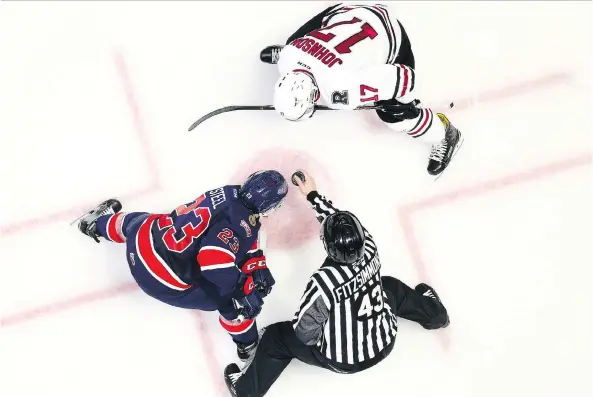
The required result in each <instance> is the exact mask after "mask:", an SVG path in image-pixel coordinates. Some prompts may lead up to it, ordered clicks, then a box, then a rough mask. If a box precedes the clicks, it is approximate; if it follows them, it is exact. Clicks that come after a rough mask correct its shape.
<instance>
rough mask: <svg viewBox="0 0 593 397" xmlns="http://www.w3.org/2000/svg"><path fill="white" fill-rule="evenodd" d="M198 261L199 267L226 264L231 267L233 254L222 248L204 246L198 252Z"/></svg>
mask: <svg viewBox="0 0 593 397" xmlns="http://www.w3.org/2000/svg"><path fill="white" fill-rule="evenodd" d="M198 263H199V264H200V267H201V268H208V267H214V266H221V265H223V266H224V265H228V266H227V267H231V266H234V265H235V255H233V254H232V253H231V251H229V250H227V249H224V248H220V247H214V246H206V247H203V248H202V249H201V250H200V252H198Z"/></svg>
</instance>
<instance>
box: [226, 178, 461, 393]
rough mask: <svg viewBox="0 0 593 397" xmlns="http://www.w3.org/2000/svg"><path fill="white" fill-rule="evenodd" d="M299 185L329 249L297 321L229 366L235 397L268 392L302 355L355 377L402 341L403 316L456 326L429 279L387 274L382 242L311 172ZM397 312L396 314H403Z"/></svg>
mask: <svg viewBox="0 0 593 397" xmlns="http://www.w3.org/2000/svg"><path fill="white" fill-rule="evenodd" d="M300 171H301V172H302V173H303V175H304V181H300V180H299V178H295V179H296V180H297V183H298V186H299V188H300V190H301V192H302V193H303V195H305V196H306V197H307V200H309V202H310V203H311V205H312V206H313V208H314V210H315V212H316V214H317V218H318V219H319V220H320V221H321V233H320V237H321V240H322V242H323V245H324V247H325V250H326V252H327V258H326V259H325V261H324V262H323V265H322V266H321V267H320V268H319V269H317V270H316V271H315V272H314V273H313V275H312V276H311V278H310V279H309V282H308V284H307V287H306V289H305V292H304V294H303V296H302V298H301V302H300V304H299V308H298V311H297V312H296V314H295V316H294V318H293V320H292V322H291V321H285V322H279V323H275V324H272V325H269V326H268V327H266V328H265V329H264V330H263V335H262V337H261V341H260V342H259V346H258V347H257V350H256V352H255V355H254V356H253V357H252V358H251V359H250V360H249V361H248V362H247V364H246V367H245V368H243V370H241V369H239V367H238V366H237V365H236V364H230V365H228V366H227V367H226V369H225V371H224V377H225V382H226V384H227V387H228V388H229V391H230V392H231V394H232V395H233V396H235V397H259V396H263V395H265V394H266V393H267V391H268V390H269V388H270V387H271V386H272V384H273V383H274V382H275V381H276V379H278V377H279V376H280V374H281V373H282V371H284V369H285V368H286V366H287V365H288V364H289V363H290V362H291V361H292V359H293V358H296V359H299V360H301V361H302V362H305V363H307V364H310V365H314V366H317V367H321V368H326V369H329V370H331V371H334V372H338V373H345V374H352V373H355V372H360V371H363V370H365V369H367V368H370V367H372V366H374V365H375V364H377V363H379V362H380V361H381V360H383V359H384V358H385V357H387V355H389V353H390V352H391V350H392V349H393V345H394V343H395V337H396V335H397V317H402V318H405V319H407V320H411V321H415V322H417V323H419V324H420V325H421V326H423V327H424V328H426V329H437V328H444V327H446V326H448V325H449V316H448V315H447V310H446V309H445V307H444V306H443V304H442V303H441V301H440V299H439V297H438V295H437V294H436V292H435V291H434V289H432V288H431V287H429V286H428V285H426V284H419V285H417V286H416V288H415V289H412V288H410V287H408V286H407V285H406V284H404V283H403V282H401V281H399V280H398V279H396V278H394V277H389V276H384V277H381V275H380V269H381V263H380V261H379V255H378V253H377V247H376V245H375V242H374V241H373V238H372V236H371V235H370V234H369V232H368V231H367V230H366V229H365V228H364V227H363V226H362V225H361V223H360V221H359V220H358V218H357V217H356V216H355V215H354V214H352V213H350V212H347V211H340V210H337V209H336V208H334V207H333V205H332V202H331V201H328V200H326V199H325V197H323V196H321V195H320V194H319V193H318V192H317V188H316V186H315V181H314V180H313V178H312V177H311V176H310V175H308V174H307V173H306V172H305V171H303V170H300ZM396 316H397V317H396Z"/></svg>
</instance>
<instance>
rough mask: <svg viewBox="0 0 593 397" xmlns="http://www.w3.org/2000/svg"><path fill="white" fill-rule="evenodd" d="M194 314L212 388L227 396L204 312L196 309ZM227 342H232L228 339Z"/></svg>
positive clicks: (223, 396) (222, 396)
mask: <svg viewBox="0 0 593 397" xmlns="http://www.w3.org/2000/svg"><path fill="white" fill-rule="evenodd" d="M195 315H196V316H195V317H196V328H197V330H198V338H199V339H200V343H201V345H202V350H203V352H204V356H206V360H207V363H208V365H207V367H208V372H209V373H210V377H211V378H212V385H213V386H214V389H215V391H216V392H217V394H219V395H220V396H221V397H227V395H228V390H227V387H226V384H225V383H224V381H223V376H222V366H221V364H220V361H219V360H218V356H217V355H216V354H215V353H214V349H213V346H212V338H211V337H210V331H209V330H208V326H207V325H206V320H205V318H204V317H205V316H204V313H202V312H199V311H196V312H195ZM220 330H221V331H223V329H222V328H220ZM229 338H230V337H229ZM229 343H232V342H231V341H229ZM218 371H220V372H218Z"/></svg>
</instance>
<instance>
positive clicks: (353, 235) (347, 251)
mask: <svg viewBox="0 0 593 397" xmlns="http://www.w3.org/2000/svg"><path fill="white" fill-rule="evenodd" d="M320 234H321V236H320V237H321V241H323V246H324V247H325V251H326V252H327V256H329V258H330V259H332V260H333V261H335V262H338V263H343V264H347V265H351V264H353V263H354V262H356V261H357V260H359V259H360V258H362V257H363V255H364V239H365V238H364V229H363V228H362V225H361V224H360V221H359V220H358V218H357V217H356V216H354V214H352V213H350V212H348V211H339V212H336V213H334V214H331V215H329V216H328V217H327V218H325V219H324V220H323V223H322V224H321V233H320Z"/></svg>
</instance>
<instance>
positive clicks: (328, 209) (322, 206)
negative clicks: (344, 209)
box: [307, 190, 376, 250]
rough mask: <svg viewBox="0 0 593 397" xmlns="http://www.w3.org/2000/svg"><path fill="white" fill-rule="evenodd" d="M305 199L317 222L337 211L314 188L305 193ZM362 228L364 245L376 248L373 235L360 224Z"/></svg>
mask: <svg viewBox="0 0 593 397" xmlns="http://www.w3.org/2000/svg"><path fill="white" fill-rule="evenodd" d="M307 200H308V201H309V203H310V204H311V206H312V207H313V210H315V213H316V217H317V220H318V221H319V222H323V220H324V219H325V218H327V217H328V216H329V215H331V214H334V213H336V212H338V211H339V210H338V209H337V208H336V207H334V205H333V203H332V202H331V201H330V200H328V199H327V198H325V196H322V195H320V194H319V192H317V191H316V190H313V191H312V192H310V193H309V194H308V195H307ZM362 229H363V230H364V236H365V246H367V247H369V248H371V247H372V248H373V249H374V250H376V245H375V242H374V240H373V236H372V235H371V234H370V233H369V231H368V230H367V229H366V228H365V227H364V225H362Z"/></svg>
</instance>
